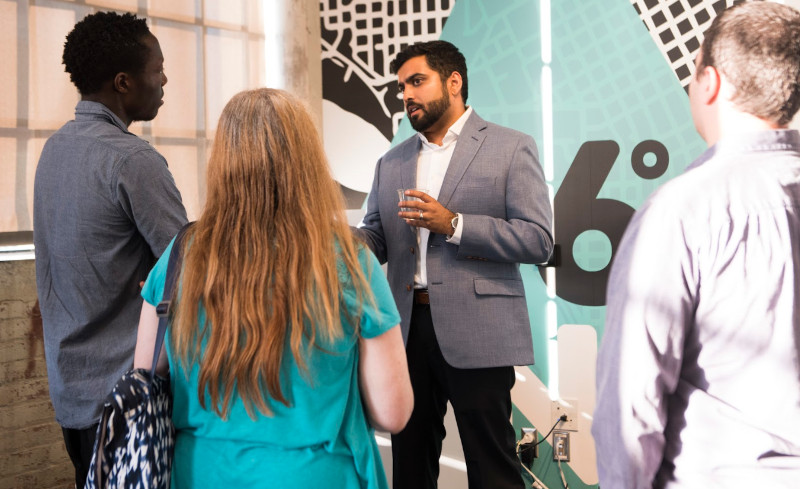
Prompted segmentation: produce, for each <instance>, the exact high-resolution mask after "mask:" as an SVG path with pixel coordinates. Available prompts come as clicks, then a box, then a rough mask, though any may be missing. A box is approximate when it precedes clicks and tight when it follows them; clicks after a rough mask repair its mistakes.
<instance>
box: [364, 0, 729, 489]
mask: <svg viewBox="0 0 800 489" xmlns="http://www.w3.org/2000/svg"><path fill="white" fill-rule="evenodd" d="M738 1H739V0H736V2H734V1H733V0H722V1H720V0H717V1H712V0H675V1H671V2H664V1H658V0H602V1H601V0H589V1H586V0H504V1H502V2H498V1H496V0H457V1H456V2H443V3H446V4H447V5H442V4H440V3H439V2H427V4H428V7H429V8H432V7H431V5H433V7H434V8H439V9H442V8H446V9H448V13H449V17H447V18H446V19H443V18H442V22H441V23H440V24H437V25H438V26H442V27H441V33H440V34H439V35H440V37H441V38H442V39H445V40H448V41H450V42H452V43H453V44H455V45H456V46H458V47H459V48H460V49H461V51H462V52H463V53H464V55H465V57H466V59H467V63H468V68H469V84H470V97H469V100H468V104H469V105H471V106H472V107H473V108H474V109H475V110H476V111H477V112H478V113H479V114H480V115H481V116H482V117H483V118H485V119H487V120H489V121H492V122H495V123H498V124H501V125H505V126H509V127H512V128H515V129H517V130H520V131H523V132H526V133H528V134H530V135H532V136H533V137H534V139H535V140H536V142H537V144H538V146H539V151H540V159H541V162H542V164H543V166H544V168H545V175H546V178H547V179H548V183H549V185H550V186H551V188H552V194H553V199H554V214H555V216H554V222H555V227H554V229H555V237H556V243H557V244H558V245H559V252H560V259H559V263H558V265H557V266H555V267H547V268H538V267H535V266H532V265H524V266H523V267H522V268H523V278H524V280H525V287H526V293H527V299H528V305H529V309H530V322H531V330H532V332H533V338H534V351H535V355H536V364H535V365H532V366H526V367H518V368H517V378H518V381H517V385H516V386H515V388H514V391H513V392H512V399H513V401H514V404H515V409H514V416H513V421H514V424H515V426H516V427H517V428H518V429H519V428H520V427H523V426H533V427H535V428H537V430H538V431H539V439H541V436H542V435H544V434H546V433H547V432H548V431H549V430H550V428H551V427H552V426H553V425H554V423H555V421H556V420H557V418H558V415H559V414H560V413H561V412H563V409H564V408H566V409H569V410H571V411H570V412H571V413H572V412H574V418H575V419H574V420H571V421H570V423H569V425H567V426H563V425H562V426H557V427H556V429H562V430H564V429H566V430H567V431H569V433H570V436H571V444H572V450H571V451H572V453H571V455H572V456H571V459H570V461H569V462H566V463H562V464H561V465H560V466H559V465H558V464H556V463H555V462H553V461H552V448H551V446H550V439H547V440H545V441H544V442H543V443H542V444H541V445H539V449H540V450H539V457H538V458H537V459H536V460H535V461H534V462H533V464H532V470H533V472H534V473H535V474H536V476H537V477H538V478H539V479H540V480H541V482H542V483H543V484H544V485H545V486H547V487H548V488H550V489H553V488H557V487H558V488H560V487H563V486H562V483H563V481H562V479H561V477H562V476H561V473H560V472H561V471H563V474H564V479H565V481H566V482H567V483H568V484H569V487H571V488H575V489H576V488H585V487H596V485H597V472H596V467H595V459H594V447H593V441H592V438H591V435H590V432H589V430H590V427H591V415H592V411H593V408H594V373H595V370H594V361H595V355H596V351H597V345H598V344H599V342H600V340H601V339H602V336H603V321H604V316H605V293H606V287H607V285H608V284H607V283H606V282H607V276H608V271H609V266H610V263H611V260H612V258H613V254H614V252H615V250H616V246H617V244H618V242H619V240H620V238H621V236H622V233H623V231H624V229H625V226H626V225H627V222H628V220H629V219H630V217H631V215H632V214H633V212H634V211H635V209H637V208H638V207H639V206H640V205H641V204H642V203H643V202H644V200H645V199H646V198H647V197H648V196H649V195H650V193H652V191H653V190H655V188H657V187H658V186H660V185H661V184H663V183H664V182H666V181H667V180H669V179H670V178H673V177H674V176H676V175H678V174H680V173H681V172H682V171H683V170H684V169H685V168H686V166H688V165H689V164H690V163H691V161H692V159H693V158H694V157H695V156H696V155H699V154H700V153H701V152H702V151H703V150H704V149H705V144H704V143H703V141H702V139H701V138H700V137H699V136H698V135H697V133H696V132H695V129H694V125H693V123H692V120H691V115H690V112H689V105H688V99H687V96H686V91H685V86H686V85H687V84H688V81H689V79H690V78H691V75H692V72H693V59H694V53H695V52H696V51H697V49H698V48H699V46H700V42H701V41H702V31H703V29H704V27H705V26H707V25H708V23H710V21H711V20H712V19H713V17H714V15H715V14H716V13H717V12H718V11H720V10H721V9H723V8H725V7H727V6H730V5H731V4H733V3H738ZM386 3H387V4H388V3H392V4H398V2H393V1H387V2H386ZM399 3H402V4H406V2H399ZM419 3H420V2H414V4H415V5H417V4H419ZM425 3H426V2H422V7H421V8H422V10H424V8H425ZM407 4H408V5H411V4H412V2H411V1H409V2H407ZM440 18H441V17H440ZM444 20H446V22H444ZM437 34H438V33H437ZM419 40H427V39H419ZM390 85H391V82H389V83H388V84H387V86H390ZM393 103H394V102H392V104H393ZM392 104H389V105H392ZM395 125H396V131H395V133H394V137H393V139H392V144H397V143H398V142H400V141H402V140H404V139H405V138H407V137H409V136H411V135H412V134H413V133H414V132H413V130H412V129H411V127H410V125H409V124H408V121H407V119H405V118H403V119H401V120H400V122H399V124H396V123H395ZM386 149H388V147H387V148H386ZM378 156H379V155H376V157H375V158H376V159H377V157H378ZM373 164H374V162H373ZM370 169H371V167H370ZM612 286H613V284H612Z"/></svg>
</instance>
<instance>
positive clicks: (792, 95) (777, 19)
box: [695, 2, 800, 126]
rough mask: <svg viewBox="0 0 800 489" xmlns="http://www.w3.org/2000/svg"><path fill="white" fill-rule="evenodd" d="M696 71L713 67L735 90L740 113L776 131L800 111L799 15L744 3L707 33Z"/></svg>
mask: <svg viewBox="0 0 800 489" xmlns="http://www.w3.org/2000/svg"><path fill="white" fill-rule="evenodd" d="M702 54H703V55H702V57H701V60H700V63H699V66H698V74H696V75H695V76H697V75H699V71H700V70H702V69H703V68H705V67H707V66H711V67H714V68H715V69H717V70H718V71H719V72H720V73H722V74H723V75H724V76H725V79H726V80H727V81H728V82H730V83H731V84H732V85H733V88H734V90H735V93H734V94H733V96H732V100H731V101H732V102H733V103H734V104H735V105H736V107H737V108H738V109H739V110H742V111H743V112H747V113H748V114H751V115H754V116H756V117H759V118H761V119H764V120H767V121H770V122H772V123H774V124H777V125H779V126H786V125H787V124H789V123H790V122H791V121H792V118H793V117H794V115H795V113H796V112H797V110H798V108H800V12H798V11H797V10H795V9H794V8H792V7H788V6H785V5H780V4H776V3H772V2H744V3H741V4H739V5H736V6H735V7H731V8H729V9H727V10H724V11H723V12H721V13H720V14H719V15H718V16H717V18H715V19H714V22H712V23H711V26H710V27H709V28H708V30H706V32H705V38H704V40H703V47H702Z"/></svg>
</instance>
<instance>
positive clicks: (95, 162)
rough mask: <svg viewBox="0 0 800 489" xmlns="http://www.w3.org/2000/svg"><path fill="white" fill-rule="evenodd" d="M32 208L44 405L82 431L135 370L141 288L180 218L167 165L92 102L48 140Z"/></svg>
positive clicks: (83, 103)
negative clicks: (47, 398) (116, 386)
mask: <svg viewBox="0 0 800 489" xmlns="http://www.w3.org/2000/svg"><path fill="white" fill-rule="evenodd" d="M33 200H34V204H33V214H34V219H33V226H34V244H35V246H36V286H37V291H38V296H39V305H40V308H41V312H42V321H43V323H44V347H45V358H46V360H47V374H48V380H49V383H50V397H51V399H52V402H53V407H54V408H55V413H56V420H57V421H58V422H59V424H61V426H63V427H65V428H73V429H83V428H87V427H89V426H91V425H92V424H94V423H96V422H97V421H98V419H99V417H100V413H101V410H102V404H103V400H104V399H105V397H106V395H108V393H109V392H110V391H111V389H112V388H113V386H114V384H115V382H116V381H117V380H118V379H119V377H120V376H121V375H122V374H123V373H124V372H125V371H126V370H127V369H129V368H130V367H131V366H132V364H133V351H134V347H135V345H136V332H137V326H138V322H139V314H140V311H141V305H142V300H141V297H140V296H139V292H140V286H139V283H140V282H141V281H143V280H145V279H146V278H147V274H148V272H149V270H150V268H151V267H152V266H153V264H154V263H155V260H156V259H157V258H158V257H159V256H160V255H161V253H162V252H163V251H164V249H165V248H166V246H167V245H168V244H169V242H170V239H171V238H172V237H173V236H174V235H175V234H176V233H177V232H178V230H179V229H180V228H181V226H182V225H183V224H184V223H185V222H186V211H185V210H184V207H183V204H182V202H181V195H180V192H179V191H178V189H177V187H176V186H175V181H174V179H173V178H172V174H171V173H170V172H169V169H168V168H167V162H166V160H165V159H164V157H163V156H161V155H160V154H159V153H158V152H157V151H156V150H155V149H153V147H152V146H151V145H150V144H149V143H148V142H147V141H144V140H142V139H141V138H139V137H137V136H136V135H134V134H132V133H130V132H129V131H128V129H127V127H126V126H125V124H124V123H123V122H122V121H121V120H120V119H119V118H118V117H117V116H116V115H115V114H114V113H113V112H111V111H110V110H109V109H108V108H106V107H105V106H104V105H102V104H100V103H96V102H89V101H80V102H79V103H78V105H77V107H76V108H75V120H73V121H70V122H67V123H66V124H65V125H64V126H63V127H62V128H61V129H59V130H58V131H57V132H56V133H55V134H53V135H52V136H51V137H50V138H49V139H48V140H47V143H46V144H45V146H44V149H43V150H42V155H41V157H40V159H39V165H38V167H37V169H36V179H35V182H34V194H33Z"/></svg>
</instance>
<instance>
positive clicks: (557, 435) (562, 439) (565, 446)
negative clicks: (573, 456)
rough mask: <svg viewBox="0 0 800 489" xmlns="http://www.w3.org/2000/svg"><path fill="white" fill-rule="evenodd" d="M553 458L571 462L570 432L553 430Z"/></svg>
mask: <svg viewBox="0 0 800 489" xmlns="http://www.w3.org/2000/svg"><path fill="white" fill-rule="evenodd" d="M553 460H554V461H556V462H569V432H568V431H554V432H553Z"/></svg>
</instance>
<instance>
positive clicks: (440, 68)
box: [389, 41, 467, 103]
mask: <svg viewBox="0 0 800 489" xmlns="http://www.w3.org/2000/svg"><path fill="white" fill-rule="evenodd" d="M417 56H425V61H426V62H427V63H428V66H430V67H431V69H432V70H434V71H436V72H437V73H439V77H440V78H441V79H442V83H444V81H445V80H447V78H449V77H450V75H452V74H453V72H454V71H457V72H458V73H459V74H460V75H461V98H463V99H464V103H466V102H467V60H466V59H464V55H463V54H461V51H459V50H458V48H457V47H455V46H453V45H452V44H450V43H449V42H447V41H429V42H420V43H417V44H412V45H410V46H408V47H407V48H405V49H403V50H402V51H400V52H399V53H398V54H397V57H396V58H394V60H392V62H391V63H389V71H390V72H391V73H397V70H399V69H400V67H401V66H403V65H404V64H406V61H408V60H409V59H411V58H416V57H417Z"/></svg>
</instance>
